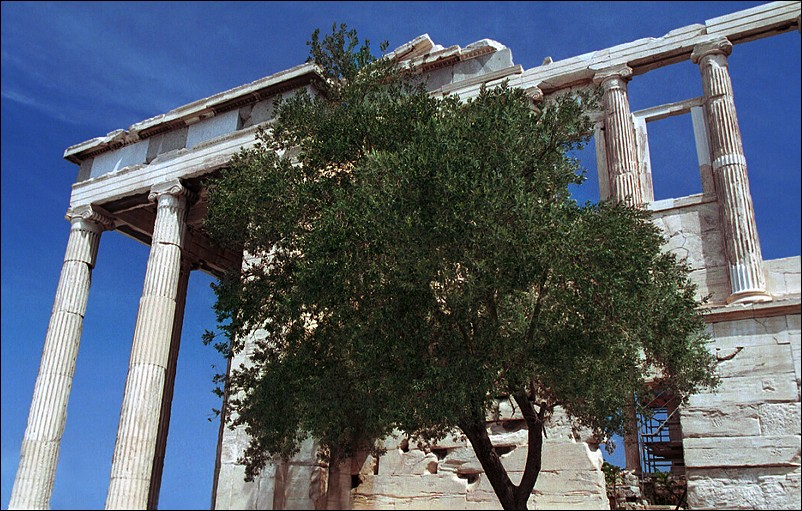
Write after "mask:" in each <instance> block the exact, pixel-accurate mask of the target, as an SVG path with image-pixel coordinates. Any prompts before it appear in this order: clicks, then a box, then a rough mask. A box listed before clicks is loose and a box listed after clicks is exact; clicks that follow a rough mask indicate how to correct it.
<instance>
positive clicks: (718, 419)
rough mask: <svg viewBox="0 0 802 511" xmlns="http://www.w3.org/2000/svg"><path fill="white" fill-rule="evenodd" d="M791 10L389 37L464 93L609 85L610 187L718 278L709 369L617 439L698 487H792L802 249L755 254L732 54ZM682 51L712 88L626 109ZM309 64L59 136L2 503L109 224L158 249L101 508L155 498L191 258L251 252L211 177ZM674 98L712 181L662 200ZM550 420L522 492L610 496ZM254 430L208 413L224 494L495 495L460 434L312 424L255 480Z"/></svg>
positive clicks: (599, 127)
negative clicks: (219, 237)
mask: <svg viewBox="0 0 802 511" xmlns="http://www.w3.org/2000/svg"><path fill="white" fill-rule="evenodd" d="M799 29H800V3H799V2H798V1H794V2H772V3H768V4H765V5H762V6H759V7H755V8H751V9H747V10H743V11H739V12H734V13H732V14H729V15H726V16H722V17H719V18H714V19H710V20H707V21H705V22H703V23H699V24H695V25H690V26H686V27H682V28H677V29H676V30H672V31H671V32H669V33H668V34H666V35H664V36H663V37H658V38H646V39H640V40H637V41H633V42H630V43H626V44H621V45H618V46H614V47H611V48H604V49H599V50H598V51H595V52H591V53H586V54H583V55H578V56H576V57H572V58H568V59H564V60H559V61H551V59H547V60H546V61H544V63H543V64H542V65H540V66H537V67H534V68H531V69H523V68H522V67H521V66H520V65H515V64H514V63H513V60H512V54H511V51H510V50H509V49H508V48H506V47H505V46H503V45H502V44H500V43H498V42H495V41H491V40H487V39H485V40H481V41H478V42H476V43H473V44H470V45H468V46H466V47H464V48H461V47H458V46H452V47H449V48H444V47H442V46H439V45H436V44H434V43H433V41H432V40H431V39H430V38H429V36H427V35H423V36H420V37H418V38H416V39H415V40H413V41H410V42H409V43H407V44H405V45H403V46H401V47H399V48H397V49H396V50H395V51H394V52H393V56H394V58H396V59H399V60H401V61H405V62H407V63H408V64H409V65H410V66H411V67H412V68H414V69H415V70H416V71H417V72H420V73H422V74H425V75H427V76H428V78H429V81H428V84H429V88H430V91H431V93H432V94H444V95H447V94H458V95H459V96H460V97H461V98H463V99H466V98H470V97H473V96H475V95H476V94H478V92H479V89H480V87H481V86H482V85H483V84H486V85H488V86H492V85H494V84H498V83H501V82H502V81H503V80H509V83H510V85H511V86H513V87H521V88H524V89H527V90H529V91H530V92H531V93H532V94H536V95H543V96H545V97H548V96H550V95H553V94H559V93H561V92H564V91H566V90H571V89H577V88H582V87H594V86H599V87H601V89H602V91H603V111H600V112H597V113H596V114H595V115H596V117H595V118H596V123H597V124H596V131H595V148H596V156H597V167H598V170H599V172H598V175H599V186H600V192H601V198H602V199H608V198H612V199H616V200H626V201H631V202H633V203H637V204H646V205H647V207H648V208H649V209H650V210H651V211H652V212H653V219H654V222H655V223H656V224H657V225H658V226H660V227H661V228H662V229H663V230H664V232H665V234H666V236H667V239H668V242H667V245H666V247H665V249H666V250H673V251H677V252H679V253H680V254H681V255H682V256H683V257H686V258H687V261H688V262H689V264H690V265H691V267H692V269H693V272H692V277H693V279H694V281H695V282H696V283H697V284H698V287H699V291H698V292H699V296H700V297H701V296H706V295H711V300H710V301H709V303H708V304H707V305H705V306H704V307H705V313H706V316H705V317H706V321H707V323H708V324H709V329H710V331H711V333H712V337H713V340H712V342H711V344H710V349H711V350H712V351H714V352H715V354H716V356H717V358H718V360H719V364H718V371H719V374H720V376H721V379H722V384H721V386H720V388H719V389H718V391H717V392H716V393H710V394H701V395H696V396H693V397H692V399H691V401H690V403H689V404H688V405H687V406H683V407H678V406H677V403H676V400H674V398H673V396H662V397H661V398H659V399H657V400H655V401H653V402H651V403H639V405H640V406H649V407H651V408H653V409H655V410H656V411H657V412H658V413H657V414H656V415H655V417H656V420H657V422H654V421H652V422H649V421H643V420H641V419H639V414H638V413H637V411H636V410H635V407H634V405H633V410H632V417H633V420H640V421H641V423H640V432H639V434H637V435H632V436H630V437H627V438H626V439H625V444H626V448H627V468H628V469H631V470H632V471H633V472H634V473H635V474H636V475H643V474H648V473H650V472H654V471H655V470H656V469H661V470H663V471H671V472H672V473H675V474H683V475H684V477H685V479H686V480H687V497H686V500H687V504H688V505H689V506H690V508H694V509H713V508H718V509H721V508H727V509H733V508H741V509H753V508H760V509H799V508H800V477H801V476H802V472H801V471H800V429H801V428H800V379H801V378H802V376H801V374H800V373H801V372H800V311H801V307H800V257H799V256H796V257H790V258H784V259H777V260H764V259H763V256H762V254H761V248H760V242H759V233H758V231H757V227H756V223H755V218H754V210H753V205H752V196H751V192H750V184H749V177H748V168H749V162H748V160H747V158H746V156H745V154H744V151H743V146H742V140H741V132H740V129H739V124H738V115H737V111H736V108H735V102H734V98H733V87H732V83H731V78H730V74H729V67H728V56H729V55H730V54H731V53H732V52H734V51H738V45H740V44H749V42H750V41H753V40H756V39H759V38H764V37H770V36H774V35H777V34H780V33H784V32H789V31H796V32H798V31H799ZM686 60H690V61H691V62H693V64H695V65H697V66H698V69H699V75H698V79H699V80H700V83H701V87H700V90H703V91H704V92H703V95H702V96H700V97H694V98H687V99H685V100H682V101H677V102H674V103H671V104H665V105H654V106H652V107H650V108H647V109H644V110H640V111H632V109H631V108H630V102H629V98H628V83H629V82H630V81H632V80H637V79H638V77H639V76H640V75H643V74H645V73H648V72H650V71H652V70H655V69H657V68H660V67H663V66H667V65H670V64H674V63H677V62H682V61H686ZM320 78H321V77H320V75H319V74H318V72H317V71H316V68H315V67H314V66H313V65H312V64H304V65H300V66H297V67H294V68H292V69H289V70H286V71H283V72H280V73H277V74H275V75H272V76H268V77H266V78H262V79H259V80H257V81H254V82H252V83H249V84H246V85H243V86H240V87H236V88H234V89H231V90H228V91H225V92H221V93H219V94H216V95H214V96H211V97H208V98H205V99H201V100H199V101H196V102H194V103H190V104H188V105H185V106H182V107H180V108H177V109H175V110H172V111H170V112H167V113H165V114H162V115H159V116H156V117H153V118H151V119H147V120H144V121H141V122H139V123H136V124H134V125H132V126H130V127H129V128H128V129H124V130H123V129H120V130H116V131H113V132H111V133H109V134H108V135H106V136H103V137H98V138H94V139H92V140H88V141H86V142H83V143H81V144H78V145H75V146H72V147H69V148H68V149H67V150H66V151H65V153H64V157H65V158H66V159H68V160H69V161H71V162H73V163H75V164H76V165H78V166H79V170H78V177H77V180H76V183H75V185H74V186H73V189H72V195H71V198H70V208H69V210H68V211H67V215H66V216H67V219H68V220H69V223H70V228H69V241H68V244H67V250H66V254H65V257H64V263H63V267H62V272H61V278H60V280H59V284H58V289H57V292H56V297H55V302H54V306H53V310H52V315H51V319H50V325H49V328H48V330H47V335H46V338H45V342H44V350H43V354H42V359H41V365H40V370H39V375H38V377H37V380H36V386H35V391H34V395H33V400H32V403H31V407H30V411H29V416H28V425H27V429H26V431H25V437H24V440H23V443H22V449H21V457H20V463H19V467H18V471H17V476H16V480H15V483H14V488H13V491H12V496H11V502H10V506H9V507H10V508H11V509H45V508H47V507H48V506H49V501H50V495H51V492H52V489H53V482H54V477H55V471H56V464H57V459H58V453H59V446H60V441H61V437H62V434H63V431H64V425H65V420H66V409H67V401H68V399H69V393H70V388H71V382H72V375H73V373H74V371H75V362H76V356H77V351H78V346H79V343H80V337H81V327H82V320H83V316H84V312H85V310H86V306H87V298H88V294H89V291H90V289H89V288H90V281H91V273H92V269H93V268H94V267H95V264H96V255H97V249H98V244H99V243H100V239H101V237H102V234H103V233H104V232H105V231H107V230H118V231H120V232H122V233H124V234H126V235H128V236H130V237H132V238H134V239H136V240H138V241H140V242H142V243H145V244H147V245H149V246H150V256H149V259H148V263H147V269H146V273H145V275H144V286H143V291H142V297H141V299H140V306H139V312H138V315H137V320H136V329H135V332H134V334H133V341H132V347H131V359H130V364H129V372H128V375H127V380H126V385H125V394H124V398H123V404H122V411H121V414H120V420H119V427H118V431H117V441H116V446H115V449H114V455H113V462H112V468H111V477H110V482H109V489H108V494H107V500H106V508H108V509H145V508H155V507H156V506H157V504H158V497H159V489H160V483H161V472H162V467H163V462H164V453H165V446H166V442H167V431H168V428H169V422H170V410H171V402H172V392H173V382H174V378H175V371H176V360H177V345H178V339H179V338H180V334H181V326H182V319H183V308H184V303H185V299H186V290H187V282H188V277H189V274H190V272H191V271H193V270H201V271H205V272H208V273H211V274H213V275H219V274H220V273H221V272H223V271H225V270H227V269H232V268H233V269H238V268H240V267H241V265H242V264H247V260H246V261H243V256H242V254H237V253H231V252H228V251H226V250H222V249H220V248H217V247H215V246H214V245H212V244H211V243H210V242H209V240H208V239H207V238H206V236H205V235H204V233H203V230H202V229H201V221H202V219H203V218H204V214H205V209H206V208H205V205H206V199H205V190H204V189H203V185H202V183H203V178H205V177H207V176H209V175H210V174H212V173H214V172H216V171H218V170H219V169H221V168H223V167H224V166H225V165H226V163H227V161H228V160H229V158H230V157H231V156H232V155H233V154H235V153H236V152H237V151H239V149H240V148H241V147H248V146H250V145H252V144H253V143H254V141H255V140H254V134H255V132H256V129H257V127H259V126H262V125H264V124H265V123H269V122H270V120H271V118H272V114H273V111H272V110H273V99H274V98H275V97H276V96H277V95H279V94H288V93H292V92H293V91H297V90H299V89H303V88H305V89H307V90H308V91H309V92H310V93H313V94H314V93H316V87H317V85H316V84H317V83H318V82H319V80H320ZM797 78H798V77H797ZM677 115H689V116H690V118H691V119H692V126H693V136H694V138H695V141H696V153H697V157H698V170H699V179H700V181H701V183H702V193H699V194H695V195H690V196H686V197H678V198H672V199H665V200H658V201H655V200H654V192H653V186H652V169H651V165H650V160H649V145H648V140H649V136H648V124H649V122H652V121H656V120H660V119H664V118H667V117H671V116H677ZM783 171H790V172H799V169H785V170H783ZM254 335H258V333H255V334H254ZM247 355H248V350H247V349H246V350H245V351H244V352H243V353H240V354H238V355H237V356H236V357H235V358H234V359H233V360H232V361H231V365H232V366H237V365H238V364H242V363H245V361H246V358H247ZM487 419H488V422H487V426H488V428H489V431H490V434H491V439H492V440H493V443H494V445H495V446H496V448H497V450H498V452H500V453H503V455H502V460H503V462H504V464H505V466H506V467H507V470H508V472H510V473H511V475H512V478H513V482H517V480H516V478H520V476H521V471H522V470H523V466H524V460H525V454H526V431H525V429H524V421H523V420H522V418H521V416H520V415H519V414H517V412H516V411H515V410H513V409H512V408H511V407H510V406H509V404H508V403H506V402H500V403H499V405H498V407H497V409H496V410H494V411H493V412H492V413H491V414H490V415H489V416H488V418H487ZM547 430H548V438H547V439H546V441H545V443H544V456H543V459H544V462H545V463H544V466H543V470H542V472H541V474H540V477H539V479H538V483H537V485H536V487H535V490H534V492H533V495H532V498H531V500H530V507H532V506H534V508H536V509H599V508H602V509H603V508H609V502H608V499H607V496H606V488H605V478H604V475H603V473H602V471H601V465H602V461H603V456H602V451H601V450H600V449H599V445H598V442H599V439H595V438H593V437H591V436H590V435H587V434H586V433H585V432H583V431H582V430H579V429H577V428H575V427H573V426H572V425H571V424H570V422H569V421H568V420H567V419H566V418H565V417H564V415H562V414H560V413H559V412H558V413H556V414H555V417H554V418H553V419H552V421H551V423H550V424H549V427H548V428H547ZM247 441H248V439H247V436H246V434H245V433H244V431H242V430H240V429H233V430H232V429H229V428H226V427H221V429H220V438H219V444H218V451H217V452H218V454H217V459H216V461H215V463H216V465H215V482H214V489H213V495H212V502H213V507H214V508H215V509H314V508H340V509H342V508H345V509H351V508H353V509H382V508H393V509H395V508H404V509H414V508H417V509H421V508H426V509H429V508H448V509H485V508H498V507H499V505H498V500H497V499H496V498H495V495H494V493H493V489H492V488H491V487H490V485H489V483H488V481H487V479H486V478H485V477H484V474H483V473H482V469H481V466H480V465H479V463H478V462H477V460H476V458H475V457H474V455H473V452H472V449H471V447H470V445H468V444H467V442H466V441H465V440H464V439H461V438H457V437H453V438H448V439H446V440H445V441H443V442H441V443H440V444H438V445H436V446H435V447H434V449H427V450H423V449H420V448H418V446H417V445H415V444H414V443H412V442H410V441H409V440H408V439H406V438H403V437H400V436H399V437H391V438H388V439H386V441H385V446H386V447H387V453H386V454H385V455H384V456H382V457H380V458H378V459H373V458H372V457H371V456H368V455H365V456H363V457H359V458H357V459H352V460H349V461H348V462H346V463H344V464H342V465H341V466H339V467H328V466H325V465H323V464H320V463H318V462H317V459H316V456H315V449H316V446H315V442H314V440H313V439H310V440H309V441H308V442H307V445H306V446H305V448H304V449H303V450H302V452H301V453H300V454H299V455H298V456H297V457H296V458H294V459H293V460H291V461H290V462H288V463H282V462H278V463H275V464H273V465H270V466H268V467H267V468H266V469H265V470H264V471H263V472H262V473H261V474H260V475H259V477H258V478H257V479H256V480H255V481H253V482H245V481H244V478H243V476H244V467H242V466H241V465H239V464H238V463H237V459H238V457H239V456H240V454H241V453H242V451H243V449H244V447H245V446H246V445H247ZM210 462H211V460H210Z"/></svg>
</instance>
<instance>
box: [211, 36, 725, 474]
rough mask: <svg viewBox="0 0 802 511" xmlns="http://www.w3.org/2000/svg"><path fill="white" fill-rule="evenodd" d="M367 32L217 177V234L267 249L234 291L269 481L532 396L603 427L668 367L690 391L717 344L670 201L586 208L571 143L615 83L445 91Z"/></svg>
mask: <svg viewBox="0 0 802 511" xmlns="http://www.w3.org/2000/svg"><path fill="white" fill-rule="evenodd" d="M356 44H357V42H356V36H355V33H353V32H346V31H345V27H340V29H339V30H336V27H335V31H334V35H333V36H329V37H327V38H325V39H324V40H323V41H320V39H319V37H318V34H317V32H316V33H315V34H314V36H313V39H312V41H311V42H310V45H311V47H312V59H313V60H314V61H315V62H317V63H318V64H319V65H320V66H321V68H322V72H323V76H325V77H326V82H325V83H324V84H322V85H321V87H320V88H321V89H322V93H321V94H319V95H314V96H313V95H310V94H308V93H306V92H301V93H298V94H295V95H293V96H291V97H288V98H285V99H283V100H282V101H280V102H279V103H278V104H277V109H276V112H277V116H276V120H275V121H274V122H272V123H271V124H270V126H269V127H267V128H265V129H262V130H261V131H260V132H259V134H258V139H259V143H258V144H257V146H256V147H255V148H253V149H246V150H243V151H242V152H241V153H240V154H239V155H237V156H236V157H235V158H234V159H233V160H232V162H231V164H230V165H229V167H228V168H227V169H226V170H225V171H223V172H222V173H221V174H220V175H219V176H218V177H217V178H215V179H214V180H212V181H211V182H210V183H209V184H208V189H209V197H210V209H209V214H208V217H207V220H206V229H207V230H208V232H209V233H210V235H211V236H212V237H213V238H214V239H216V240H217V241H218V242H219V243H221V244H224V245H228V246H232V247H235V248H237V249H243V250H244V251H245V252H246V254H248V255H249V256H251V257H250V258H249V259H248V261H249V264H247V265H246V268H245V269H244V270H243V271H242V272H241V273H235V274H231V275H229V276H227V277H226V278H224V279H222V280H221V282H220V284H219V285H218V286H217V287H216V291H217V296H218V302H217V305H216V308H217V312H218V317H219V320H220V324H221V328H222V329H223V330H224V331H225V333H226V334H227V336H228V338H229V339H230V341H231V348H232V350H233V351H237V350H240V349H242V346H243V342H244V340H245V339H246V338H248V336H249V335H251V333H252V332H254V331H256V330H257V329H259V331H258V335H255V336H254V335H251V337H250V338H251V339H252V340H253V339H256V341H255V342H256V343H257V346H258V347H257V349H256V351H255V352H254V353H253V354H252V355H251V358H250V363H249V364H248V365H246V366H245V367H244V368H242V369H241V370H238V371H235V372H234V373H233V374H232V375H231V377H230V378H229V380H228V382H227V384H228V385H229V388H230V390H231V392H232V394H231V395H232V396H233V397H236V399H232V401H231V406H232V408H233V410H235V411H236V421H235V423H236V424H244V425H245V426H246V427H247V431H248V433H249V435H250V436H251V437H252V442H251V446H250V448H249V449H248V451H247V453H246V458H247V459H246V461H247V462H248V464H249V474H253V473H254V472H256V471H258V470H259V469H260V468H261V467H262V466H263V465H264V463H265V462H266V460H268V459H269V457H270V456H272V455H276V454H278V455H283V456H289V455H291V454H292V453H293V452H294V451H295V450H296V448H297V446H298V444H299V442H300V441H301V440H303V439H304V438H306V437H307V436H308V435H311V436H313V437H315V438H317V439H319V441H320V444H321V445H322V446H324V448H326V449H328V453H329V454H330V455H332V456H337V457H341V456H347V455H349V454H351V453H353V452H354V450H355V449H362V448H367V449H369V448H371V447H372V446H373V444H374V441H375V440H376V439H379V438H381V437H383V436H385V435H387V434H388V433H390V432H391V431H393V430H395V429H398V430H401V431H404V432H407V433H409V434H418V435H421V438H424V439H431V438H437V437H439V436H442V435H443V434H444V433H445V432H447V431H449V430H452V429H453V428H455V427H456V426H457V425H459V424H460V423H462V422H464V421H465V420H466V418H470V419H477V418H484V417H485V414H486V412H487V410H488V409H489V407H490V406H491V405H492V402H493V399H494V398H497V397H499V396H508V395H513V394H515V393H517V392H521V391H525V392H527V393H528V395H529V396H530V397H531V398H532V399H536V400H537V403H538V404H540V403H545V405H544V407H545V408H546V409H551V408H552V407H553V406H555V405H560V406H562V407H563V408H564V409H565V410H566V411H567V412H568V413H569V414H570V415H571V416H572V417H573V418H575V419H576V420H577V421H579V422H580V423H582V424H584V425H586V426H588V427H591V428H594V429H595V430H597V431H598V432H599V433H607V434H609V433H611V432H621V430H622V424H623V418H622V411H621V410H622V407H623V406H624V405H625V404H626V403H628V402H631V399H632V395H633V392H644V376H645V375H646V374H647V373H649V374H652V375H654V374H657V375H658V377H659V378H662V379H663V384H664V385H667V386H670V387H671V388H673V389H675V390H676V392H677V393H678V394H679V395H681V396H687V395H688V394H689V393H691V392H693V391H695V390H697V389H699V388H700V386H702V385H707V384H709V383H710V382H711V381H712V380H711V377H710V374H711V373H710V364H711V357H710V355H709V354H708V353H707V351H706V349H705V334H704V324H703V322H702V320H701V317H700V316H699V313H698V312H697V309H696V307H697V305H698V304H697V302H696V301H695V299H694V289H693V286H692V285H691V284H690V283H689V281H688V278H687V271H688V270H687V268H686V267H684V266H683V265H682V264H680V263H678V261H677V260H676V259H675V257H674V256H673V255H671V254H667V253H663V252H662V251H661V245H662V244H663V242H664V240H663V238H662V236H661V235H660V233H659V231H658V230H657V228H655V227H654V225H653V224H652V223H650V222H649V215H648V212H647V211H645V210H644V209H642V208H636V207H629V206H626V205H623V204H613V203H608V202H600V203H597V204H590V203H588V204H582V205H580V204H577V203H576V202H575V201H574V200H573V199H572V198H571V196H570V194H569V185H574V184H580V183H581V182H582V181H583V179H584V178H583V171H582V170H581V168H580V166H579V164H578V162H577V160H575V159H574V158H572V157H571V156H570V155H571V152H572V151H573V150H576V149H578V148H581V146H582V144H583V141H584V140H586V138H587V135H588V133H589V131H590V129H591V122H590V120H589V119H588V117H587V115H586V112H587V111H588V109H589V108H595V107H596V98H595V95H594V94H595V93H593V92H592V91H591V92H582V91H579V92H575V93H572V94H565V95H561V96H559V97H554V98H548V99H547V100H545V101H543V102H535V101H534V100H533V99H532V98H531V97H529V96H528V95H527V94H526V93H525V92H524V91H522V90H520V89H516V88H511V87H508V86H506V85H502V86H499V87H496V88H493V89H483V90H482V91H481V93H480V94H479V95H478V97H476V98H474V99H472V100H468V101H460V100H459V99H458V98H457V97H445V98H440V97H435V96H430V95H429V94H427V93H426V90H425V87H424V84H423V83H422V82H419V81H416V77H415V75H414V73H412V72H410V71H409V70H405V69H404V68H403V66H399V65H398V64H397V63H396V62H394V61H393V60H392V59H388V58H380V59H374V58H373V57H372V56H371V54H370V49H369V44H367V43H366V44H365V45H363V46H361V47H360V49H359V50H355V48H356Z"/></svg>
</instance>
